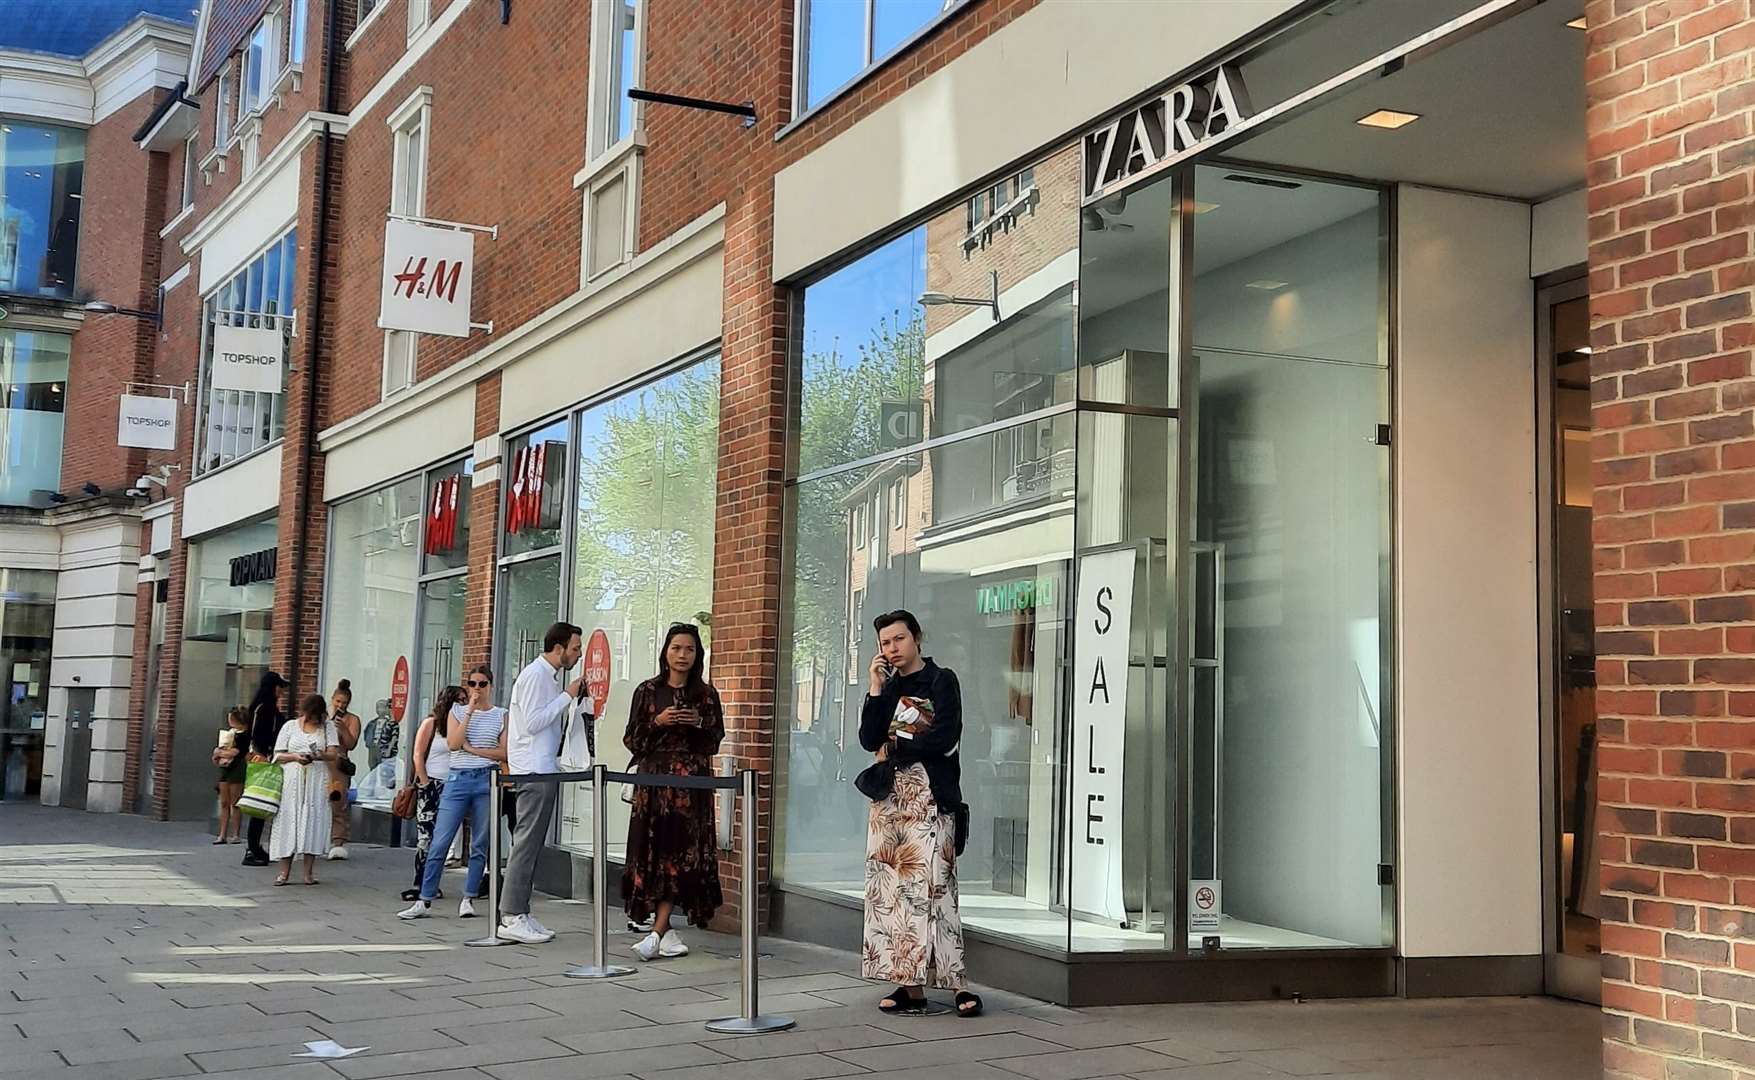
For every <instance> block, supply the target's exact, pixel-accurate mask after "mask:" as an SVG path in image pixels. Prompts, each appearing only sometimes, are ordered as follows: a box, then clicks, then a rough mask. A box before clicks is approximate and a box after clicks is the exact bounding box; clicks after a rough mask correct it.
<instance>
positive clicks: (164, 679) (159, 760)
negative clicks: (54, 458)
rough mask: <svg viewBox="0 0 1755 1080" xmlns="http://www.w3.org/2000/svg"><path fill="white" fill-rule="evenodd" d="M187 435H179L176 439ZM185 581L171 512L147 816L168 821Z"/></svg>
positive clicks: (179, 525) (140, 678) (141, 676)
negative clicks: (163, 629) (156, 709)
mask: <svg viewBox="0 0 1755 1080" xmlns="http://www.w3.org/2000/svg"><path fill="white" fill-rule="evenodd" d="M190 437H192V436H179V440H181V439H184V438H190ZM178 490H179V491H181V488H180V487H179V488H178ZM148 546H150V545H148ZM188 581H189V545H188V544H186V543H184V542H183V515H182V514H181V513H174V514H172V515H171V569H170V584H169V586H167V588H168V591H167V592H166V594H165V638H164V643H165V644H164V649H163V651H162V652H161V653H160V654H159V670H158V726H157V728H156V730H155V733H154V736H153V747H152V809H151V811H150V816H151V817H153V818H155V819H157V820H159V821H168V820H169V819H170V816H171V746H172V744H173V743H174V741H175V739H176V734H177V680H178V678H179V676H180V675H181V673H182V667H183V598H184V593H185V592H186V588H185V586H186V585H187V584H188ZM134 684H135V685H136V686H145V685H146V684H145V671H144V669H136V674H135V678H134ZM144 719H145V714H142V722H144Z"/></svg>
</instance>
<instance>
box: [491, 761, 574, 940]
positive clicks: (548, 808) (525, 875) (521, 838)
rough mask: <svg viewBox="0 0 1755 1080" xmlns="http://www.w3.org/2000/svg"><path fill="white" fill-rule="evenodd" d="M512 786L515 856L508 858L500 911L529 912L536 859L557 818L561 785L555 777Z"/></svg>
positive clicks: (534, 880) (513, 853) (510, 913)
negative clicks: (515, 807)
mask: <svg viewBox="0 0 1755 1080" xmlns="http://www.w3.org/2000/svg"><path fill="white" fill-rule="evenodd" d="M513 786H514V787H515V789H516V790H517V792H518V827H517V828H516V829H514V830H513V831H512V856H511V858H509V859H507V860H506V888H505V895H503V896H501V897H500V914H501V915H528V914H530V891H531V890H532V889H534V888H535V887H536V860H537V859H538V858H539V857H540V856H541V855H542V845H543V844H544V843H546V842H547V841H548V826H549V822H551V821H553V820H554V816H555V802H556V801H557V800H558V799H559V798H560V784H559V783H558V782H556V781H554V780H526V781H524V782H523V783H520V784H515V785H513Z"/></svg>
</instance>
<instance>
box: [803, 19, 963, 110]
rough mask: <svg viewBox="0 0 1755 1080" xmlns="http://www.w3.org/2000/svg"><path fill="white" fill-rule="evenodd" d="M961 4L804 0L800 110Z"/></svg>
mask: <svg viewBox="0 0 1755 1080" xmlns="http://www.w3.org/2000/svg"><path fill="white" fill-rule="evenodd" d="M960 2H961V0H805V6H804V20H803V26H802V30H803V32H802V35H801V36H802V37H803V38H804V40H803V41H802V42H801V43H800V49H799V52H800V53H801V54H802V55H803V57H804V64H803V67H804V70H803V79H802V80H801V81H802V86H803V93H802V94H800V101H799V108H800V109H808V108H812V107H813V106H815V105H817V104H819V103H821V102H822V101H823V99H824V98H827V97H828V96H829V95H830V94H832V93H834V92H835V91H836V90H838V89H840V88H841V87H843V86H845V85H847V84H848V83H850V82H852V81H853V79H854V77H855V76H857V75H858V74H859V73H860V72H862V71H864V70H865V69H866V68H868V67H870V66H872V65H873V64H875V63H877V62H879V61H881V60H883V59H885V58H886V57H888V56H889V55H890V54H891V53H893V52H895V51H896V50H897V48H899V47H900V46H901V45H903V44H904V43H905V42H907V41H908V39H909V38H911V37H913V36H914V35H915V34H916V33H918V32H919V31H920V30H921V29H923V28H924V27H926V26H928V25H929V24H931V22H932V21H933V20H934V19H936V18H938V17H939V15H940V14H942V13H944V12H946V11H949V10H950V9H951V8H953V7H955V6H956V5H957V4H958V3H960Z"/></svg>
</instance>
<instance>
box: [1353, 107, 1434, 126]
mask: <svg viewBox="0 0 1755 1080" xmlns="http://www.w3.org/2000/svg"><path fill="white" fill-rule="evenodd" d="M1418 119H1420V114H1419V113H1411V112H1396V111H1395V110H1394V109H1378V110H1377V111H1376V112H1374V113H1372V114H1371V115H1370V116H1361V117H1360V118H1359V119H1358V120H1356V121H1354V123H1356V124H1358V125H1359V126H1360V127H1374V128H1383V129H1385V130H1387V131H1394V130H1395V129H1396V128H1403V127H1407V126H1408V125H1409V124H1411V123H1413V122H1414V121H1416V120H1418Z"/></svg>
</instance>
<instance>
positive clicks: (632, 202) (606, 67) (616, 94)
mask: <svg viewBox="0 0 1755 1080" xmlns="http://www.w3.org/2000/svg"><path fill="white" fill-rule="evenodd" d="M630 8H632V10H633V16H634V27H633V34H634V37H633V57H634V69H633V71H632V73H631V77H630V86H633V87H638V86H640V85H641V84H642V83H643V82H644V80H645V74H646V70H645V54H646V23H647V20H646V15H647V2H646V0H591V57H590V66H589V69H588V74H587V77H586V83H587V86H586V125H585V160H586V163H587V164H586V166H585V168H583V169H581V170H580V171H579V172H578V174H577V175H575V176H574V177H573V186H574V187H575V188H577V189H579V190H580V192H581V193H582V199H583V203H584V205H583V208H582V211H583V212H582V213H581V215H580V216H581V219H582V220H581V223H580V235H579V255H580V258H579V285H580V287H581V288H583V287H585V286H586V285H588V284H590V283H591V282H592V281H594V280H596V279H598V278H601V277H603V276H605V275H608V274H610V273H613V272H614V271H615V270H616V269H618V268H620V267H623V266H625V265H627V264H628V262H630V261H631V260H632V258H633V256H634V253H635V252H636V250H637V249H638V247H639V236H640V213H639V210H640V191H641V187H642V185H641V174H642V172H643V170H642V167H641V162H642V161H643V158H644V154H645V151H646V106H645V103H643V102H639V101H636V102H634V103H633V107H632V109H630V110H629V113H628V123H629V128H628V130H627V131H624V132H621V133H620V135H619V137H617V138H615V139H614V140H613V141H611V138H610V136H611V134H612V132H614V123H615V121H616V118H618V117H619V116H620V115H621V112H620V107H621V102H620V97H621V69H620V66H619V65H618V64H617V60H618V58H620V57H622V56H623V55H624V53H623V51H622V31H621V30H620V29H619V28H618V20H619V19H620V18H623V17H625V16H626V14H627V12H628V10H629V9H630ZM618 181H620V182H621V184H622V194H621V199H622V228H621V250H620V251H619V252H615V253H614V256H613V257H612V258H609V259H599V258H598V255H599V253H598V251H597V245H596V232H597V224H598V222H597V217H598V213H597V209H596V206H597V201H598V197H599V196H600V195H602V193H603V192H604V191H605V190H607V189H608V188H610V187H612V186H614V185H615V184H616V183H617V182H618ZM599 262H601V263H602V265H601V266H597V268H596V269H595V270H593V266H594V265H596V264H597V263H599Z"/></svg>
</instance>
